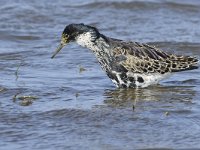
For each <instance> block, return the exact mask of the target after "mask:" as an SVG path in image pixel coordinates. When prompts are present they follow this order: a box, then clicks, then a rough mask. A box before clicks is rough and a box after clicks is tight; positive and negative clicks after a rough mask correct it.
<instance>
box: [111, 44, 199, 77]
mask: <svg viewBox="0 0 200 150" xmlns="http://www.w3.org/2000/svg"><path fill="white" fill-rule="evenodd" d="M113 42H115V43H117V44H113V45H115V47H114V48H113V55H114V57H115V61H116V62H117V63H118V64H119V65H122V66H123V67H124V68H126V69H127V70H128V71H131V72H135V73H160V74H164V73H167V72H177V71H183V70H190V69H195V68H197V66H196V64H197V62H198V59H197V58H196V57H192V56H178V55H173V54H168V53H166V52H163V51H161V50H160V49H158V48H156V47H154V46H150V45H147V44H140V43H137V42H123V41H114V40H113Z"/></svg>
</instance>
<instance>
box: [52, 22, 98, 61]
mask: <svg viewBox="0 0 200 150" xmlns="http://www.w3.org/2000/svg"><path fill="white" fill-rule="evenodd" d="M99 35H100V34H99V31H98V30H97V29H96V28H95V27H92V26H89V25H84V24H70V25H68V26H66V27H65V29H64V31H63V33H62V36H61V42H60V45H59V46H58V48H57V49H56V52H55V53H54V54H53V56H52V57H51V58H54V57H55V55H56V54H57V53H58V52H59V51H60V50H61V49H62V48H63V47H64V46H65V45H67V43H69V42H77V43H78V44H79V45H81V46H83V47H88V48H89V47H90V46H91V44H93V43H94V42H95V41H96V39H98V38H99Z"/></svg>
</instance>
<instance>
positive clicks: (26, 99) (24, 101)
mask: <svg viewBox="0 0 200 150" xmlns="http://www.w3.org/2000/svg"><path fill="white" fill-rule="evenodd" d="M18 95H19V93H17V94H15V95H14V96H13V102H16V101H17V100H19V101H20V102H19V105H21V106H29V105H31V104H32V103H33V101H34V100H36V99H38V97H36V96H30V95H23V96H18Z"/></svg>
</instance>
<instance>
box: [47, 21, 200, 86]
mask: <svg viewBox="0 0 200 150" xmlns="http://www.w3.org/2000/svg"><path fill="white" fill-rule="evenodd" d="M74 41H75V42H76V43H78V44H79V45H81V46H82V47H86V48H88V49H90V50H91V51H92V52H93V53H94V55H95V56H96V58H97V60H98V62H99V63H100V65H101V67H102V69H103V70H104V71H105V72H106V74H107V75H108V77H109V78H110V79H111V80H112V82H113V83H114V84H115V85H116V86H117V87H120V88H129V87H147V86H149V85H151V84H156V83H158V82H159V81H160V80H162V79H164V78H166V77H167V76H168V75H170V74H171V73H173V72H179V71H185V70H192V69H197V68H198V59H197V58H196V57H194V56H181V55H174V54H170V53H166V52H164V51H162V50H160V49H159V48H156V47H154V46H150V45H148V44H143V43H138V42H125V41H123V40H119V39H114V38H109V37H107V36H105V35H103V34H101V33H100V32H99V31H98V30H97V29H96V28H95V27H92V26H89V25H84V24H70V25H68V26H66V27H65V29H64V31H63V33H62V37H61V43H60V45H59V46H58V48H57V50H56V52H55V53H54V54H53V56H52V57H51V58H54V57H55V55H56V54H57V53H58V52H59V51H60V50H61V49H62V48H63V47H64V46H65V45H66V44H67V43H69V42H74Z"/></svg>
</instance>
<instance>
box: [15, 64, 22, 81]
mask: <svg viewBox="0 0 200 150" xmlns="http://www.w3.org/2000/svg"><path fill="white" fill-rule="evenodd" d="M21 65H22V63H20V64H19V65H18V66H17V70H16V71H15V77H16V78H15V80H16V81H17V80H18V78H19V75H18V73H19V68H20V67H21Z"/></svg>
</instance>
